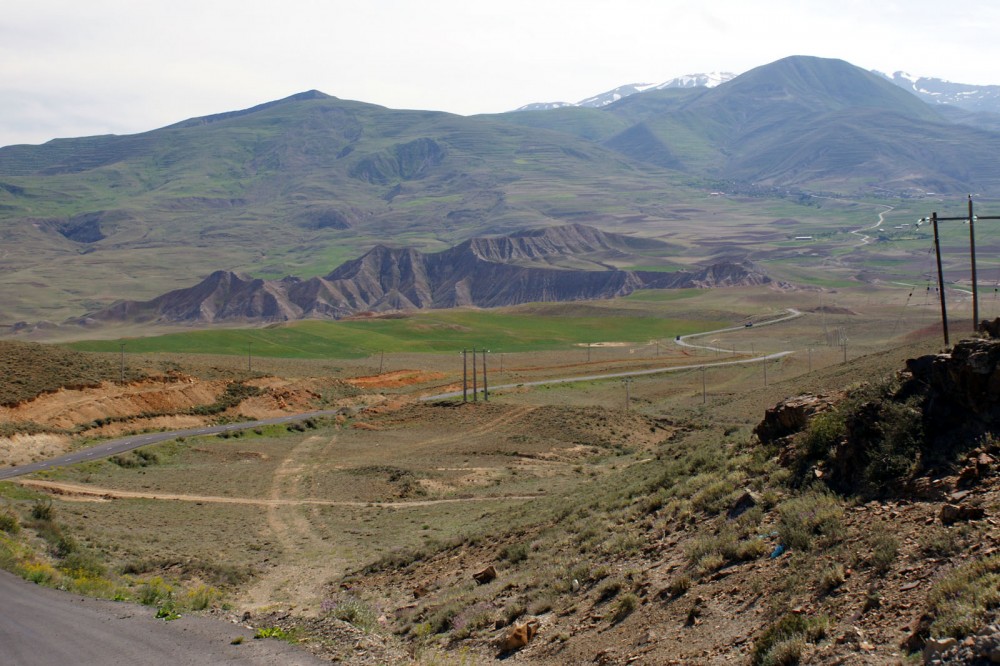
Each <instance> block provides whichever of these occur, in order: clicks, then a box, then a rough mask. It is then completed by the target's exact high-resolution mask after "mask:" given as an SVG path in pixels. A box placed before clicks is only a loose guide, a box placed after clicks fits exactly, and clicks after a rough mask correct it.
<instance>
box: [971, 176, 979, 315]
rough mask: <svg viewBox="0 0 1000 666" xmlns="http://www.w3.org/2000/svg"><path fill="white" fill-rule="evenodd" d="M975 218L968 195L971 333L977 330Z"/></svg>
mask: <svg viewBox="0 0 1000 666" xmlns="http://www.w3.org/2000/svg"><path fill="white" fill-rule="evenodd" d="M975 219H976V216H975V215H973V214H972V195H971V194H970V195H969V257H970V259H971V262H972V332H973V333H975V332H976V331H977V330H979V288H978V283H977V281H976V229H975Z"/></svg>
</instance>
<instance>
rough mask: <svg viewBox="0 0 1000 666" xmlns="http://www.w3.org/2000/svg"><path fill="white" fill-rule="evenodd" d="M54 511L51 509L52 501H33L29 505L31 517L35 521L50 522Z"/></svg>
mask: <svg viewBox="0 0 1000 666" xmlns="http://www.w3.org/2000/svg"><path fill="white" fill-rule="evenodd" d="M54 514H55V510H54V509H53V508H52V500H50V499H44V500H35V501H34V502H33V503H32V504H31V517H32V518H34V519H35V520H41V521H51V520H52V516H53V515H54Z"/></svg>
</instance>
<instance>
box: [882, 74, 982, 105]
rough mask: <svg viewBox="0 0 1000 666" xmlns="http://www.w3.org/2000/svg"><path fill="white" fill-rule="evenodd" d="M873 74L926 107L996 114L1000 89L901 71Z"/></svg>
mask: <svg viewBox="0 0 1000 666" xmlns="http://www.w3.org/2000/svg"><path fill="white" fill-rule="evenodd" d="M873 71H874V70H873ZM874 73H875V74H878V75H879V76H883V77H885V78H886V79H888V80H889V81H892V82H893V83H895V84H896V85H897V86H899V87H900V88H902V89H904V90H908V91H910V92H911V93H913V94H914V95H916V96H917V97H919V98H920V99H922V100H924V101H925V102H927V103H928V104H933V105H938V104H940V105H945V106H953V107H955V108H958V109H962V110H963V111H971V112H987V113H998V114H1000V85H972V84H968V83H953V82H951V81H945V80H944V79H936V78H931V77H926V76H911V75H910V74H907V73H906V72H901V71H900V72H893V73H892V75H891V76H890V75H889V74H883V73H882V72H877V71H874Z"/></svg>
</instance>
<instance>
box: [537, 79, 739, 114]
mask: <svg viewBox="0 0 1000 666" xmlns="http://www.w3.org/2000/svg"><path fill="white" fill-rule="evenodd" d="M734 78H736V75H735V74H732V73H730V72H709V73H707V74H686V75H684V76H678V77H676V78H673V79H670V80H669V81H664V82H663V83H628V84H626V85H623V86H618V87H617V88H615V89H614V90H609V91H607V92H603V93H601V94H599V95H594V96H593V97H587V98H586V99H582V100H580V101H579V102H576V103H567V102H535V103H533V104H526V105H525V106H522V107H520V108H519V109H517V111H544V110H546V109H557V108H562V107H566V106H581V107H587V108H592V109H599V108H601V107H604V106H607V105H608V104H614V103H615V102H617V101H619V100H621V99H624V98H626V97H629V96H631V95H635V94H636V93H641V92H646V91H647V90H665V89H667V88H695V87H698V86H702V87H705V88H714V87H715V86H717V85H720V84H722V83H725V82H726V81H729V80H731V79H734Z"/></svg>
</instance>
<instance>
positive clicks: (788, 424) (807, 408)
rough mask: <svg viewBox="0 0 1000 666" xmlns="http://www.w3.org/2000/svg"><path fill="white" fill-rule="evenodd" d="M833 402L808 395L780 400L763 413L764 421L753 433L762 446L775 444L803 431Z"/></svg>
mask: <svg viewBox="0 0 1000 666" xmlns="http://www.w3.org/2000/svg"><path fill="white" fill-rule="evenodd" d="M835 402H836V401H835V400H834V399H833V398H832V397H830V396H826V395H810V394H806V395H799V396H796V397H794V398H788V399H787V400H782V401H781V402H779V403H778V404H777V405H775V406H774V407H771V408H770V409H768V410H767V411H766V412H765V413H764V420H763V421H761V422H760V423H759V424H758V425H757V427H756V428H754V430H753V432H754V434H755V435H757V438H758V439H759V440H760V441H761V442H763V443H764V444H770V443H772V442H776V441H778V440H780V439H782V438H784V437H788V436H789V435H794V434H795V433H797V432H801V431H802V430H804V429H805V427H806V426H807V425H808V424H809V419H811V418H812V417H813V416H815V415H816V414H820V413H822V412H825V411H828V410H829V409H830V408H831V407H833V405H834V404H835Z"/></svg>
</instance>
